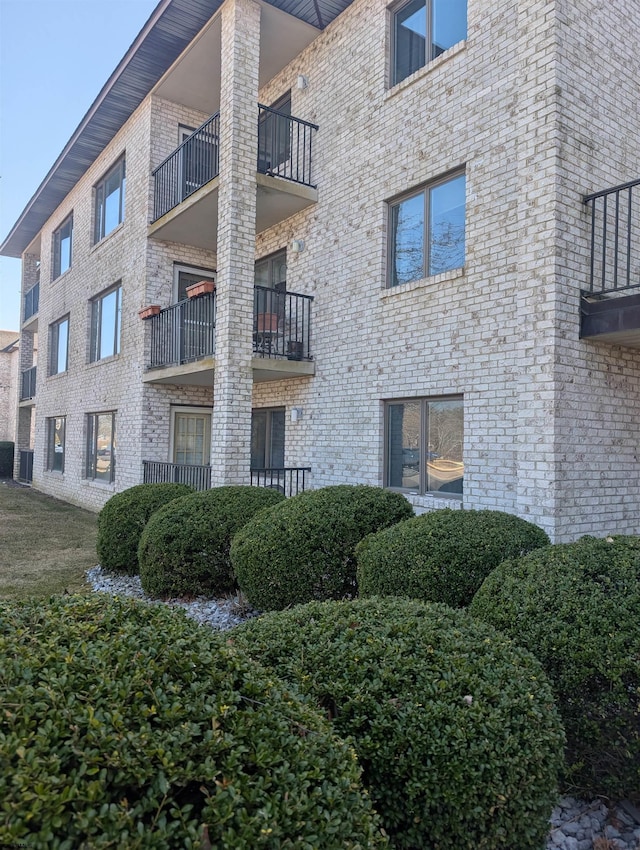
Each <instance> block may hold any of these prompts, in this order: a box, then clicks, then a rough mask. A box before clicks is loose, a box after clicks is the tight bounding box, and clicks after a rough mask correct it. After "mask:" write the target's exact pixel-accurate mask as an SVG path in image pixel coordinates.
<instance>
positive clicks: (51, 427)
mask: <svg viewBox="0 0 640 850" xmlns="http://www.w3.org/2000/svg"><path fill="white" fill-rule="evenodd" d="M57 422H61V423H62V429H61V430H62V452H56V450H55V437H56V433H60V429H59V428H58V427H57V425H56V423H57ZM46 436H47V472H59V473H60V474H64V461H65V455H66V445H67V417H66V416H48V417H47V430H46ZM59 454H60V455H61V464H60V469H58V468H57V467H56V465H55V463H54V459H55V458H56V457H57V455H59Z"/></svg>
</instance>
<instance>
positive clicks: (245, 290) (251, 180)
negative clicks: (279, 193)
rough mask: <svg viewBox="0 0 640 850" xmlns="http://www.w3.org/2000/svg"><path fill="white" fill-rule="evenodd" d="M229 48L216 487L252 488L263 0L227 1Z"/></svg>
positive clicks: (225, 61) (223, 121)
mask: <svg viewBox="0 0 640 850" xmlns="http://www.w3.org/2000/svg"><path fill="white" fill-rule="evenodd" d="M221 43H222V47H221V57H220V65H221V69H222V80H221V86H220V178H219V193H218V255H217V260H218V263H217V266H218V269H217V271H218V275H217V315H216V369H215V375H214V389H213V396H214V400H213V417H212V428H211V480H212V485H213V486H219V485H221V484H248V483H249V466H250V451H251V394H252V388H253V375H252V371H251V356H252V332H253V283H254V259H255V239H256V162H257V156H258V150H257V148H258V66H259V60H260V6H259V5H258V3H256V2H255V0H227V2H226V3H225V5H224V6H223V8H222V39H221Z"/></svg>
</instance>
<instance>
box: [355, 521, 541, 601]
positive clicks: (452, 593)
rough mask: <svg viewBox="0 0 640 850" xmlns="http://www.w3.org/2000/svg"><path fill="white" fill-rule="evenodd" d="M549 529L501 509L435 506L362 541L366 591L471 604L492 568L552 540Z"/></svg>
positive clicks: (360, 560)
mask: <svg viewBox="0 0 640 850" xmlns="http://www.w3.org/2000/svg"><path fill="white" fill-rule="evenodd" d="M549 542H550V541H549V538H548V537H547V535H546V534H545V532H544V531H543V530H542V529H541V528H538V526H537V525H533V524H532V523H530V522H526V521H525V520H523V519H520V518H519V517H517V516H513V515H512V514H507V513H503V512H502V511H465V510H451V509H450V508H445V509H440V510H437V511H431V512H430V513H426V514H422V515H421V516H418V517H414V518H413V519H409V520H407V521H406V522H402V523H399V524H398V525H394V526H393V527H392V528H386V529H384V530H383V531H379V532H378V533H377V534H374V535H371V536H370V537H367V538H366V540H363V541H362V542H361V543H359V544H358V547H357V549H356V559H357V562H358V572H357V575H358V588H359V590H360V595H361V596H408V597H409V598H413V599H421V600H422V601H424V602H444V603H445V604H447V605H452V606H453V607H454V608H459V607H462V606H465V605H468V604H469V603H470V602H471V600H472V599H473V595H474V593H475V592H476V590H477V589H478V588H479V587H480V585H481V584H482V582H483V581H484V579H485V578H486V577H487V576H488V575H489V573H490V572H491V570H493V569H494V568H495V567H497V566H498V564H499V563H500V562H501V561H504V560H506V559H507V558H516V557H518V556H520V555H522V554H524V553H525V552H530V551H531V550H532V549H538V548H539V547H541V546H547V545H548V544H549Z"/></svg>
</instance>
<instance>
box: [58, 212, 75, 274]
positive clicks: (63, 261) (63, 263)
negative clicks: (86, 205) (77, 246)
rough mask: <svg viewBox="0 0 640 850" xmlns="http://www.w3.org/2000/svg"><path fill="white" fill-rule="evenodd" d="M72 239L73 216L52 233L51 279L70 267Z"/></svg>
mask: <svg viewBox="0 0 640 850" xmlns="http://www.w3.org/2000/svg"><path fill="white" fill-rule="evenodd" d="M72 239H73V216H69V218H68V219H67V220H66V221H65V222H64V224H63V225H62V226H61V227H59V228H58V229H57V230H56V231H55V233H54V234H53V279H54V280H55V279H56V278H58V277H60V275H61V274H64V273H65V272H66V271H67V269H70V268H71V250H72Z"/></svg>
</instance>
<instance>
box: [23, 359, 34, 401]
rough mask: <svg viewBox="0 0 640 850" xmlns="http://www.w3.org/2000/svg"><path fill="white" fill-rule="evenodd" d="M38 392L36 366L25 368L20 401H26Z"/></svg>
mask: <svg viewBox="0 0 640 850" xmlns="http://www.w3.org/2000/svg"><path fill="white" fill-rule="evenodd" d="M35 394H36V367H35V366H32V367H31V368H30V369H25V371H24V372H23V373H22V383H21V385H20V401H26V400H27V399H29V398H34V397H35Z"/></svg>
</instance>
